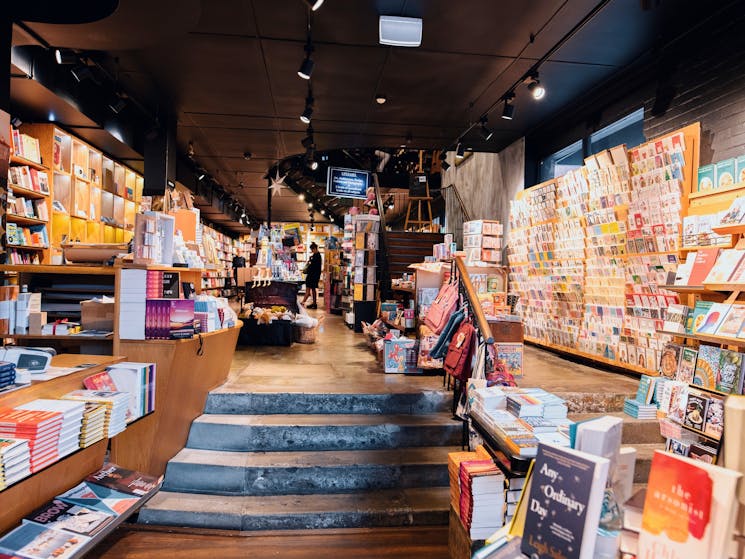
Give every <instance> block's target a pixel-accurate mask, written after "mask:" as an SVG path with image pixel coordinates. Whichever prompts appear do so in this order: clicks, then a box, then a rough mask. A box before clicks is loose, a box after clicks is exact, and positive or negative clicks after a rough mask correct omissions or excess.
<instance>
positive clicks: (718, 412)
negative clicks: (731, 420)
mask: <svg viewBox="0 0 745 559" xmlns="http://www.w3.org/2000/svg"><path fill="white" fill-rule="evenodd" d="M703 431H704V433H706V434H707V435H709V436H710V437H713V438H715V439H720V438H721V437H722V432H723V431H724V398H720V397H718V396H711V397H710V398H709V402H708V405H707V407H706V420H705V422H704V428H703Z"/></svg>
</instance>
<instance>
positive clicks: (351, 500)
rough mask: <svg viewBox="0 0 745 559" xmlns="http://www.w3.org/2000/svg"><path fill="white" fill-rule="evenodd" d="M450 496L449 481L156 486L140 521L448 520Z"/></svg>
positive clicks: (248, 524) (261, 525) (222, 525)
mask: <svg viewBox="0 0 745 559" xmlns="http://www.w3.org/2000/svg"><path fill="white" fill-rule="evenodd" d="M449 500H450V494H449V489H448V488H447V487H434V488H432V487H430V488H417V489H403V490H396V489H384V490H375V491H370V492H365V493H349V494H337V495H281V496H260V497H244V496H241V497H237V496H232V497H226V496H220V495H196V494H189V493H173V492H169V491H160V492H159V493H158V494H157V495H155V496H154V497H153V498H152V499H151V500H150V501H149V502H148V503H147V504H146V505H145V506H144V507H143V508H142V509H141V510H140V514H139V522H140V523H142V524H158V525H165V526H187V527H195V528H217V529H225V530H299V529H320V528H358V527H365V528H368V527H382V526H413V525H417V526H423V525H447V522H448V506H449Z"/></svg>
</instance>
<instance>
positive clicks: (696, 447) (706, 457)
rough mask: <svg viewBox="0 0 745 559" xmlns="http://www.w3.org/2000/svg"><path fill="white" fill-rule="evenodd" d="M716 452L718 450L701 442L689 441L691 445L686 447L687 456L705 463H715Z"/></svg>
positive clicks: (717, 452)
mask: <svg viewBox="0 0 745 559" xmlns="http://www.w3.org/2000/svg"><path fill="white" fill-rule="evenodd" d="M718 454H719V451H718V450H717V449H716V448H714V447H711V446H708V445H706V444H703V443H691V446H690V447H689V448H688V458H691V459H692V460H699V461H700V462H706V463H707V464H716V463H717V455H718Z"/></svg>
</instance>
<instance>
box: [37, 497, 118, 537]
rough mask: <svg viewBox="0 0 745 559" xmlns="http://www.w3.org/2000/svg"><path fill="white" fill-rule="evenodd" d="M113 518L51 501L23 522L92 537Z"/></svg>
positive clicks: (109, 515)
mask: <svg viewBox="0 0 745 559" xmlns="http://www.w3.org/2000/svg"><path fill="white" fill-rule="evenodd" d="M114 518H115V517H114V516H113V515H111V514H109V513H106V512H103V511H100V510H94V509H89V508H87V507H82V506H79V505H73V504H71V503H66V502H64V501H61V500H59V499H53V500H52V501H50V502H49V503H47V504H46V505H44V506H43V507H40V508H39V509H37V510H35V511H34V512H32V513H31V514H29V515H28V516H26V518H25V519H24V520H23V521H24V522H35V523H36V524H42V525H45V526H46V527H47V528H55V529H57V530H66V531H68V532H74V533H76V534H81V535H83V536H88V537H93V536H95V535H96V534H98V533H99V532H100V531H101V530H103V529H104V528H105V527H106V526H108V525H109V524H111V523H112V522H113V521H114Z"/></svg>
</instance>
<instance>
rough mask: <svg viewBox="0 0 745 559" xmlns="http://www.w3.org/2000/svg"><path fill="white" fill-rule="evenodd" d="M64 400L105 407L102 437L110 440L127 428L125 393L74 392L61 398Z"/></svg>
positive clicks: (101, 391) (127, 399)
mask: <svg viewBox="0 0 745 559" xmlns="http://www.w3.org/2000/svg"><path fill="white" fill-rule="evenodd" d="M62 398H63V399H65V400H79V401H83V402H94V403H97V404H103V405H105V406H106V420H105V423H106V425H105V430H104V436H106V437H108V438H111V437H113V436H115V435H118V434H119V433H121V432H122V431H124V430H125V429H126V428H127V410H128V409H129V394H128V393H127V392H107V391H103V390H75V391H73V392H70V393H68V394H65V395H64V396H62Z"/></svg>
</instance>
